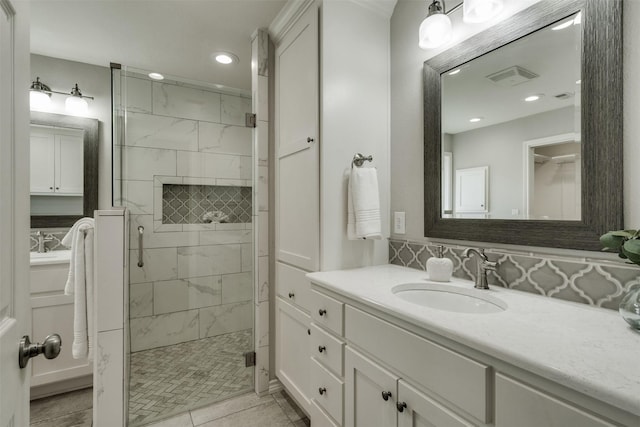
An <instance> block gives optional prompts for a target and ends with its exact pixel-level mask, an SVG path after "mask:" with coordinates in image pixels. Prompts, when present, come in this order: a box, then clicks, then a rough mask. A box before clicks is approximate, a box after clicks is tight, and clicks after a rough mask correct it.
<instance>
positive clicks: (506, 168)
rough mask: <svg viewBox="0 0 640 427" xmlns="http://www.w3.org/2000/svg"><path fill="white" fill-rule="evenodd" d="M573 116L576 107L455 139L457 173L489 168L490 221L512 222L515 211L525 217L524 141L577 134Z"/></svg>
mask: <svg viewBox="0 0 640 427" xmlns="http://www.w3.org/2000/svg"><path fill="white" fill-rule="evenodd" d="M573 115H574V109H573V107H565V108H561V109H558V110H553V111H547V112H545V113H540V114H534V115H532V116H527V117H523V118H520V119H516V120H510V121H508V122H505V123H500V124H496V125H492V126H485V127H482V128H480V129H474V130H470V131H467V132H460V133H457V134H454V135H451V137H450V141H451V143H450V144H451V145H450V147H451V150H450V151H451V152H452V153H453V170H454V171H455V170H457V169H466V168H472V167H478V166H489V214H490V218H507V219H508V218H512V217H514V215H512V214H511V210H512V209H518V210H519V212H520V215H519V216H520V217H521V216H522V214H523V213H524V212H523V210H524V186H523V180H524V175H523V170H524V165H523V163H522V161H523V160H522V158H523V157H522V156H523V143H524V141H528V140H531V139H536V138H543V137H546V136H553V135H559V134H564V133H569V132H575V130H574V127H573ZM578 131H579V130H578ZM455 185H456V184H455V172H454V185H453V188H455ZM516 217H517V215H516Z"/></svg>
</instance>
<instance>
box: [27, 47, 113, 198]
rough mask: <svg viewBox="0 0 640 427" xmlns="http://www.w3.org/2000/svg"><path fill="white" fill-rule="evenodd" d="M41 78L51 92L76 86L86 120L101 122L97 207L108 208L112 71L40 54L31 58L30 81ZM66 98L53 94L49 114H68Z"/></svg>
mask: <svg viewBox="0 0 640 427" xmlns="http://www.w3.org/2000/svg"><path fill="white" fill-rule="evenodd" d="M36 77H40V81H42V82H43V83H45V84H47V85H48V86H49V87H50V88H51V90H55V91H59V92H67V91H68V92H71V88H72V87H73V86H74V85H75V84H76V83H77V84H78V86H79V87H80V91H81V92H82V94H83V95H87V96H93V97H94V98H95V99H94V100H93V101H92V100H88V102H89V114H88V116H87V117H90V118H93V119H98V120H99V121H100V143H99V149H98V208H99V209H108V208H110V207H111V70H110V69H109V68H107V67H98V66H96V65H89V64H83V63H81V62H74V61H66V60H64V59H57V58H50V57H48V56H42V55H31V80H32V81H33V80H35V79H36ZM65 99H66V96H64V95H53V96H52V97H51V101H52V103H51V110H49V111H47V112H48V113H55V114H68V113H67V112H66V111H65V108H64V102H65Z"/></svg>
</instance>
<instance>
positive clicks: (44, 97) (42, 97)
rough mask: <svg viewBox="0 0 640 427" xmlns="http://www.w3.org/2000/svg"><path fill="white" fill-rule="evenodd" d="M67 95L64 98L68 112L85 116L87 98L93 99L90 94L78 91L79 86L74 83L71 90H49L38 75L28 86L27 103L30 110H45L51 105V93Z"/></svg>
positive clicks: (87, 106) (87, 107)
mask: <svg viewBox="0 0 640 427" xmlns="http://www.w3.org/2000/svg"><path fill="white" fill-rule="evenodd" d="M54 93H55V94H58V95H67V99H66V100H65V109H66V110H67V112H68V113H69V114H73V115H74V116H86V115H87V113H88V112H89V104H88V103H87V99H91V100H93V97H92V96H86V95H83V94H82V92H80V88H79V87H78V84H77V83H76V84H75V86H74V87H73V88H71V92H60V91H56V90H51V88H50V87H49V86H48V85H46V84H44V83H43V82H41V81H40V77H36V80H35V81H34V82H32V83H31V86H30V87H29V103H30V106H31V111H43V112H46V111H48V110H49V109H50V106H51V95H52V94H54Z"/></svg>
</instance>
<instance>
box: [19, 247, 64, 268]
mask: <svg viewBox="0 0 640 427" xmlns="http://www.w3.org/2000/svg"><path fill="white" fill-rule="evenodd" d="M29 255H30V263H31V265H51V264H69V260H70V259H71V251H70V250H65V251H50V252H42V253H38V252H30V253H29Z"/></svg>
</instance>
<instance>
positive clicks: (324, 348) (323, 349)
mask: <svg viewBox="0 0 640 427" xmlns="http://www.w3.org/2000/svg"><path fill="white" fill-rule="evenodd" d="M326 349H327V347H325V346H323V345H320V346H318V351H319V352H320V353H322V352H323V351H325V350H326Z"/></svg>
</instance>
